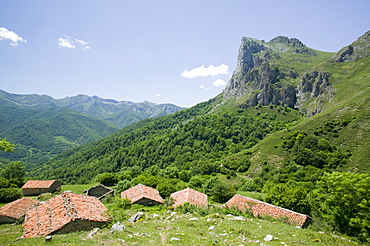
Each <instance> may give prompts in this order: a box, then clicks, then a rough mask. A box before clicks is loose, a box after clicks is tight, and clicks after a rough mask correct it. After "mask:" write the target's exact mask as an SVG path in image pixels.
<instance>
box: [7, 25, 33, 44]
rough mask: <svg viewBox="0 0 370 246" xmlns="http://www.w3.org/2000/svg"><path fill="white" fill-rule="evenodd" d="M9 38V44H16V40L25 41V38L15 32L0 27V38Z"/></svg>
mask: <svg viewBox="0 0 370 246" xmlns="http://www.w3.org/2000/svg"><path fill="white" fill-rule="evenodd" d="M4 39H5V40H10V41H11V43H10V45H11V46H17V45H18V42H23V43H27V40H26V39H24V38H22V37H20V36H18V34H16V33H15V32H12V31H9V30H8V29H6V28H5V27H0V40H4Z"/></svg>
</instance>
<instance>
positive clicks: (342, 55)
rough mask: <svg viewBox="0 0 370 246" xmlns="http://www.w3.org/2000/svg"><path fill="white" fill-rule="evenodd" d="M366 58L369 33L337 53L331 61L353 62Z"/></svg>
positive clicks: (369, 53)
mask: <svg viewBox="0 0 370 246" xmlns="http://www.w3.org/2000/svg"><path fill="white" fill-rule="evenodd" d="M368 56H370V31H367V32H366V33H365V34H364V35H362V36H361V37H359V38H358V39H357V40H356V41H355V42H353V43H352V44H350V45H348V46H346V47H344V48H343V49H341V50H340V51H338V52H337V53H336V54H335V55H334V56H333V57H332V59H333V60H334V61H335V62H354V61H357V60H359V59H361V58H364V57H368Z"/></svg>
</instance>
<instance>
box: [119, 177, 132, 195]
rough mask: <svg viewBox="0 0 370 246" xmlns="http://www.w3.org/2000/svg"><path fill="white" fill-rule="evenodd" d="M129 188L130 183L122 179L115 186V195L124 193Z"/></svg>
mask: <svg viewBox="0 0 370 246" xmlns="http://www.w3.org/2000/svg"><path fill="white" fill-rule="evenodd" d="M130 187H131V182H130V180H127V179H124V180H121V181H118V183H117V184H116V191H117V193H121V192H122V191H125V190H127V189H129V188H130Z"/></svg>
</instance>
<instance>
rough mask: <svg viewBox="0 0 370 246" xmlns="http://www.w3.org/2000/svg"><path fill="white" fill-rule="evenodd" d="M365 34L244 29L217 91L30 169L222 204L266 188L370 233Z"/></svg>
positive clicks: (45, 175) (277, 198) (279, 200)
mask: <svg viewBox="0 0 370 246" xmlns="http://www.w3.org/2000/svg"><path fill="white" fill-rule="evenodd" d="M369 36H370V31H369V32H367V33H365V34H364V35H363V36H361V37H359V38H358V40H356V41H355V42H353V43H352V44H350V45H349V46H347V47H344V48H343V49H341V50H340V51H338V52H337V53H328V52H321V51H318V50H313V49H311V48H308V47H306V46H305V45H304V44H303V43H302V42H301V41H300V40H298V39H296V38H288V37H284V36H278V37H276V38H274V39H272V40H270V41H269V42H265V41H262V40H256V39H251V38H243V39H242V43H241V46H240V48H239V54H238V59H237V66H236V70H235V71H234V73H233V76H232V78H231V79H230V81H229V82H228V84H227V86H226V88H225V90H224V92H223V93H221V94H220V95H218V96H216V97H215V98H213V99H211V100H209V101H207V102H203V103H200V104H198V105H196V106H194V107H192V108H189V109H185V110H182V111H179V112H175V113H174V114H171V115H168V116H163V117H158V118H149V119H145V120H142V121H140V122H137V123H134V124H132V125H130V126H128V127H125V128H123V129H121V130H120V131H117V132H115V133H114V134H112V135H110V136H109V137H107V138H104V139H101V140H98V141H95V142H92V143H88V144H85V145H81V146H78V147H76V148H72V149H69V150H67V151H65V152H63V153H61V154H60V155H57V156H55V157H53V158H52V159H51V160H50V161H48V162H45V163H42V164H39V165H35V166H34V167H33V169H31V170H29V172H28V174H29V176H32V177H37V178H42V179H56V178H57V179H61V180H63V181H64V182H66V183H87V182H89V181H91V180H95V181H101V180H102V179H103V178H106V179H108V178H109V180H110V181H111V180H114V179H115V180H116V181H118V180H120V183H118V184H117V187H121V188H122V187H126V188H127V187H131V186H132V185H135V184H139V183H141V184H145V185H149V186H151V187H155V188H157V189H158V190H159V192H160V193H161V194H164V195H166V194H167V195H168V194H170V193H171V192H174V191H177V190H180V189H183V188H186V187H191V188H194V189H198V190H200V191H203V192H204V193H206V194H207V195H208V196H209V197H210V199H212V200H213V201H218V202H225V201H226V200H227V199H229V198H230V195H233V194H235V193H236V192H239V193H244V192H253V193H255V192H261V191H263V193H264V194H260V193H257V195H259V196H260V199H263V200H264V201H265V202H268V203H272V204H274V205H277V206H281V207H284V208H287V209H291V210H294V211H296V212H300V213H305V214H308V215H310V216H311V217H312V218H313V225H312V228H315V229H316V230H319V231H324V230H325V231H330V232H332V231H335V232H339V233H343V234H347V235H349V236H352V237H355V238H354V240H360V241H362V242H369V235H370V226H369V223H368V222H369V213H368V207H369V206H368V205H369V202H368V201H369V200H370V195H369V194H370V193H369V192H368V190H369V180H370V165H369V162H368V159H369V156H370V148H369V145H370V126H369V122H370V56H369V55H370V38H369ZM103 173H104V174H103ZM263 196H264V198H263Z"/></svg>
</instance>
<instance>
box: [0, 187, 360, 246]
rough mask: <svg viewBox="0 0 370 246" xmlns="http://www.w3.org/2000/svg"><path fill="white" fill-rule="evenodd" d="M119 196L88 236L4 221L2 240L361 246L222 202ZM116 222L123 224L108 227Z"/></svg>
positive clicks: (9, 242) (24, 242) (0, 242)
mask: <svg viewBox="0 0 370 246" xmlns="http://www.w3.org/2000/svg"><path fill="white" fill-rule="evenodd" d="M94 185H95V184H90V185H63V187H62V190H63V191H65V190H71V191H73V192H76V193H82V191H83V190H85V189H87V188H89V187H91V186H94ZM243 195H248V194H243ZM249 195H253V194H249ZM254 195H256V194H254ZM117 199H119V198H115V199H111V200H107V201H103V202H104V203H105V205H106V206H107V208H108V210H109V214H110V215H111V216H112V221H111V222H110V223H108V224H107V226H106V227H105V228H102V229H101V230H99V231H98V233H97V234H95V235H93V236H92V237H88V234H89V232H88V231H80V232H75V233H70V234H64V235H54V236H53V238H52V241H49V242H46V241H45V237H39V238H30V239H21V236H22V230H23V227H22V225H9V224H4V225H0V245H239V246H240V245H263V244H264V245H343V246H344V245H345V246H351V245H360V244H358V243H356V242H354V241H350V239H349V238H348V237H344V236H342V235H336V234H333V233H331V232H330V233H329V232H316V231H314V230H312V229H310V228H308V229H301V228H297V227H295V226H293V225H288V224H285V223H284V222H282V221H278V220H273V219H271V218H264V219H262V218H254V217H252V216H251V215H249V214H245V213H241V212H240V211H234V210H226V209H223V208H220V206H210V207H209V208H208V209H200V208H195V207H192V206H184V207H182V208H176V209H171V210H168V209H167V208H166V207H165V206H164V205H163V206H155V207H144V206H141V205H132V206H128V207H127V206H119V205H118V206H117ZM118 204H119V203H118ZM125 207H127V208H125ZM137 212H143V213H144V215H143V217H142V219H140V220H139V221H137V222H135V223H131V222H128V219H129V218H130V217H131V216H132V215H134V214H136V213H137ZM117 221H120V222H122V224H123V225H124V226H125V229H124V230H123V231H115V232H111V231H110V228H111V226H112V224H114V223H115V222H117ZM267 235H272V236H273V240H272V241H265V240H264V239H265V237H266V236H267Z"/></svg>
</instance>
